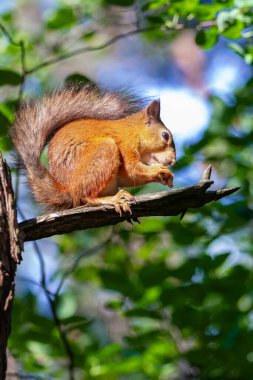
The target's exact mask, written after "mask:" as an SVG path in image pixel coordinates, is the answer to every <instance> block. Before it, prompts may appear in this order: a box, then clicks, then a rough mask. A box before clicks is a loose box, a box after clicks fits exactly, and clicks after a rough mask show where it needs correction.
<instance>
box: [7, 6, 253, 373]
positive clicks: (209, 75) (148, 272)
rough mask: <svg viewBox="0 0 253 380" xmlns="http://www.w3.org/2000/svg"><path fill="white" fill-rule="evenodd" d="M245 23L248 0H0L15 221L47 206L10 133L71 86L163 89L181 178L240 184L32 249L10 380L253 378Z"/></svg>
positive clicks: (25, 265) (148, 92)
mask: <svg viewBox="0 0 253 380" xmlns="http://www.w3.org/2000/svg"><path fill="white" fill-rule="evenodd" d="M252 22H253V2H252V1H251V0H235V1H232V0H220V1H214V0H202V1H197V0H191V1H189V0H171V1H170V2H168V1H165V0H135V1H134V0H93V1H90V0H55V1H50V0H38V1H32V0H12V1H10V0H6V1H5V0H1V3H0V101H1V104H0V150H1V151H2V152H3V153H4V156H5V158H6V159H7V161H8V162H9V164H10V165H11V166H12V168H13V169H12V174H13V185H14V189H15V193H16V198H17V207H18V212H19V220H20V221H22V220H24V219H27V218H31V217H34V216H36V215H39V214H42V212H43V211H42V210H41V209H40V208H39V206H38V205H36V204H35V203H34V201H33V200H32V197H31V194H30V191H29V189H28V187H27V184H26V180H25V176H24V173H22V172H21V171H19V170H17V169H15V167H14V165H13V159H12V153H13V147H12V143H11V140H10V138H9V135H8V128H9V126H10V125H11V123H12V122H13V120H14V112H15V108H16V107H17V105H18V104H19V103H20V102H21V101H22V100H23V99H25V98H26V97H34V96H39V95H41V94H43V93H44V92H45V91H48V90H50V89H53V88H55V87H57V86H60V85H62V84H64V83H65V82H66V81H69V80H78V81H81V82H87V81H91V82H95V83H97V84H99V85H102V86H104V87H106V88H109V89H117V88H119V89H122V88H127V89H131V90H134V91H135V92H137V93H139V94H140V95H141V96H151V97H154V98H160V99H161V106H162V120H163V121H164V123H165V124H166V126H167V127H168V128H169V129H170V130H171V131H172V133H173V135H174V137H175V141H176V146H177V151H178V160H177V164H176V165H175V167H174V169H173V171H174V173H175V187H176V188H178V187H182V186H187V185H191V184H193V183H195V182H197V181H198V180H199V178H200V175H201V172H202V171H203V169H204V167H206V166H207V165H208V164H212V165H213V168H214V171H213V176H212V177H213V179H214V181H215V184H214V187H215V186H216V187H217V188H221V187H222V186H227V187H230V186H241V189H240V191H239V192H237V193H236V194H234V195H232V196H230V197H228V198H226V199H224V200H222V201H220V202H216V203H212V204H210V205H206V206H204V207H203V208H201V209H196V210H189V211H188V212H187V213H186V215H185V216H184V218H183V220H182V221H180V220H179V218H178V217H163V218H146V219H142V220H141V224H140V225H136V226H134V227H132V226H130V225H128V224H127V223H122V224H121V225H118V226H116V227H106V228H100V229H97V230H92V229H91V230H87V231H78V232H75V233H72V234H69V235H64V236H55V237H53V238H51V239H44V240H42V241H38V242H37V243H26V245H25V252H24V254H23V262H22V264H21V266H20V268H19V270H18V275H17V281H16V297H15V302H14V309H13V320H12V335H11V339H10V344H9V351H10V354H9V359H10V361H9V369H8V376H9V379H20V378H22V379H24V378H25V379H63V380H64V379H69V380H73V379H75V380H79V379H80V380H82V379H99V380H100V379H105V380H116V379H117V380H118V379H120V380H121V379H122V380H125V379H129V380H130V379H131V380H132V379H133V380H144V379H154V380H155V379H157V380H158V379H159V380H174V379H178V380H183V379H190V378H191V379H196V380H205V379H219V380H220V379H224V380H225V379H242V380H243V379H247V380H250V379H253V343H252V342H253V260H252V255H253V246H252V242H253V241H252V227H253V223H252V217H253V212H252V206H253V202H252V192H253V191H252V181H253V178H252V175H253V169H252V166H253V154H252V152H253V121H252V120H253V118H252V116H253V115H252V114H253V106H252V99H253V89H252V83H253V80H252V63H253V27H252ZM160 190H164V187H163V186H162V185H159V184H151V185H147V186H145V187H143V188H138V189H133V193H135V194H137V193H140V192H144V193H145V192H153V191H160Z"/></svg>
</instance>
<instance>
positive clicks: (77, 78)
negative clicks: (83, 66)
mask: <svg viewBox="0 0 253 380" xmlns="http://www.w3.org/2000/svg"><path fill="white" fill-rule="evenodd" d="M73 82H78V83H84V84H93V83H94V82H92V81H91V80H90V79H89V78H88V77H86V76H84V75H82V74H79V73H73V74H71V75H69V76H67V77H66V78H65V83H73Z"/></svg>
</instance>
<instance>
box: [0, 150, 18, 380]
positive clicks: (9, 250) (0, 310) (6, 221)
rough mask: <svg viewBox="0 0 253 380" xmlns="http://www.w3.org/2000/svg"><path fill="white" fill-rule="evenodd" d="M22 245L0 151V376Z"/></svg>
mask: <svg viewBox="0 0 253 380" xmlns="http://www.w3.org/2000/svg"><path fill="white" fill-rule="evenodd" d="M22 248H23V243H22V240H21V238H20V232H19V228H18V222H17V213H16V208H15V202H14V195H13V189H12V183H11V174H10V169H9V168H8V166H7V164H6V162H5V161H4V160H3V158H2V155H1V154H0V380H4V379H5V376H6V367H7V353H6V349H7V342H8V337H9V335H10V332H11V309H12V301H13V297H14V291H15V273H16V267H17V264H19V263H20V261H21V251H22Z"/></svg>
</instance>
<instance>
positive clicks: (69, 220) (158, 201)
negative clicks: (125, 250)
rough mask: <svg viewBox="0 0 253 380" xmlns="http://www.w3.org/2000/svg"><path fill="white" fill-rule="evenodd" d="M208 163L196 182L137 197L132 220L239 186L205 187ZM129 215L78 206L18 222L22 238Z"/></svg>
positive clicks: (171, 211) (180, 209)
mask: <svg viewBox="0 0 253 380" xmlns="http://www.w3.org/2000/svg"><path fill="white" fill-rule="evenodd" d="M211 170H212V168H211V166H209V167H208V168H207V169H206V170H205V171H204V173H203V174H202V177H201V180H200V182H199V183H197V184H196V185H193V186H189V187H183V188H181V189H176V190H170V191H163V192H159V193H153V194H147V195H141V196H137V197H136V204H133V205H132V206H131V208H132V212H133V215H132V218H131V219H132V220H135V219H137V218H139V217H145V216H169V215H179V214H182V215H184V213H185V212H186V211H187V209H189V208H198V207H201V206H203V205H204V204H206V203H209V202H211V201H214V200H218V199H221V198H223V197H226V196H228V195H229V194H232V193H234V192H235V191H237V190H238V189H239V187H234V188H231V189H221V190H216V191H206V190H207V189H208V188H209V187H210V186H211V185H212V184H213V181H211V180H210V176H211ZM131 219H130V218H129V215H123V216H122V217H120V216H119V215H118V214H117V213H116V212H115V210H114V208H113V207H111V206H108V207H88V206H81V207H77V208H74V209H70V210H64V211H60V212H54V213H51V214H46V215H42V216H39V217H37V218H34V219H30V220H26V221H24V222H22V223H20V224H19V227H20V230H21V232H22V235H23V239H24V241H30V240H37V239H42V238H46V237H49V236H52V235H58V234H65V233H68V232H72V231H76V230H84V229H87V228H97V227H103V226H107V225H114V224H117V223H120V222H122V221H124V220H129V221H131Z"/></svg>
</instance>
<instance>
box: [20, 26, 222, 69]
mask: <svg viewBox="0 0 253 380" xmlns="http://www.w3.org/2000/svg"><path fill="white" fill-rule="evenodd" d="M213 25H216V20H211V21H204V22H198V21H196V23H195V25H193V26H190V25H189V24H188V23H186V24H184V23H178V24H175V25H174V24H173V25H171V26H168V25H161V26H160V25H159V26H156V27H149V28H137V29H134V30H131V31H129V32H126V33H122V34H118V35H117V36H114V37H112V38H110V39H109V40H108V41H106V42H104V43H103V44H100V45H97V46H86V47H83V48H79V49H75V50H72V51H70V52H68V53H64V54H61V55H59V56H58V57H55V58H51V59H48V60H47V61H44V62H41V63H40V64H39V65H37V66H34V67H32V68H31V69H29V70H26V74H32V73H34V72H36V71H38V70H40V69H42V68H44V67H46V66H50V65H54V64H56V63H58V62H60V61H63V60H65V59H68V58H71V57H74V56H75V55H79V54H83V53H87V52H92V51H97V50H102V49H105V48H106V47H108V46H110V45H113V44H115V43H116V42H117V41H119V40H122V39H124V38H128V37H130V36H133V35H135V34H140V33H144V32H150V31H152V30H159V29H160V30H163V31H173V30H183V29H187V28H190V27H191V28H192V29H197V30H199V29H202V28H203V29H204V28H209V27H211V26H213ZM137 26H138V22H137Z"/></svg>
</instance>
